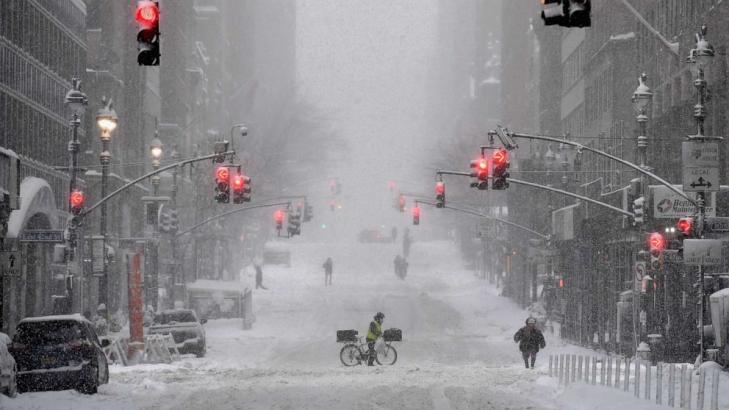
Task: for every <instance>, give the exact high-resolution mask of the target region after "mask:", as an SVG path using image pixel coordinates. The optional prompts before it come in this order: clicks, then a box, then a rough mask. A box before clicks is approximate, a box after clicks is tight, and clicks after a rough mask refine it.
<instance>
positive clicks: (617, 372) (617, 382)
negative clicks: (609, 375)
mask: <svg viewBox="0 0 729 410" xmlns="http://www.w3.org/2000/svg"><path fill="white" fill-rule="evenodd" d="M621 363H623V358H622V357H620V356H618V357H616V358H615V388H616V389H619V388H620V364H621Z"/></svg>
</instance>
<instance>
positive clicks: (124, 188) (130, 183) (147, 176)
mask: <svg viewBox="0 0 729 410" xmlns="http://www.w3.org/2000/svg"><path fill="white" fill-rule="evenodd" d="M221 155H223V156H227V155H235V151H226V152H223V153H218V154H209V155H204V156H202V157H197V158H191V159H186V160H184V161H180V162H175V163H172V164H169V165H165V166H163V167H161V168H159V169H156V170H154V171H152V172H150V173H148V174H145V175H142V176H141V177H139V178H137V179H135V180H133V181H130V182H127V183H126V184H125V185H123V186H122V187H120V188H119V189H117V190H116V191H114V192H112V193H110V194H109V195H107V196H105V197H104V198H101V200H99V202H97V203H95V204H94V205H92V206H90V207H89V208H88V209H86V210H85V211H84V212H83V213H82V214H81V215H80V216H84V217H85V216H86V215H88V214H90V213H91V212H93V211H94V210H95V209H96V208H98V207H99V206H101V204H103V203H104V202H106V201H108V200H110V199H111V198H114V197H115V196H117V195H119V194H120V193H122V192H124V191H126V190H127V189H129V188H131V187H133V186H134V185H136V184H138V183H140V182H142V181H144V180H145V179H147V178H149V177H152V176H155V175H157V174H161V173H162V172H165V171H167V170H168V169H172V168H176V167H184V166H185V165H187V164H192V163H195V162H200V161H205V160H208V159H213V158H216V157H219V156H221Z"/></svg>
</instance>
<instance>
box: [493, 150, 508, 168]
mask: <svg viewBox="0 0 729 410" xmlns="http://www.w3.org/2000/svg"><path fill="white" fill-rule="evenodd" d="M493 159H494V165H497V166H501V165H504V164H506V162H507V161H508V160H509V154H508V153H507V152H506V150H505V149H500V150H498V151H496V152H495V153H494V156H493Z"/></svg>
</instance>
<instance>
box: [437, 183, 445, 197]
mask: <svg viewBox="0 0 729 410" xmlns="http://www.w3.org/2000/svg"><path fill="white" fill-rule="evenodd" d="M435 194H436V195H444V194H445V183H444V182H443V181H438V182H436V183H435Z"/></svg>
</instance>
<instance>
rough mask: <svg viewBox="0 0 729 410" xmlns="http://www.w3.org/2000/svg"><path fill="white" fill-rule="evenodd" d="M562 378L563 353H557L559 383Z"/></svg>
mask: <svg viewBox="0 0 729 410" xmlns="http://www.w3.org/2000/svg"><path fill="white" fill-rule="evenodd" d="M563 378H564V355H563V354H561V355H559V384H562V379H563Z"/></svg>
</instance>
